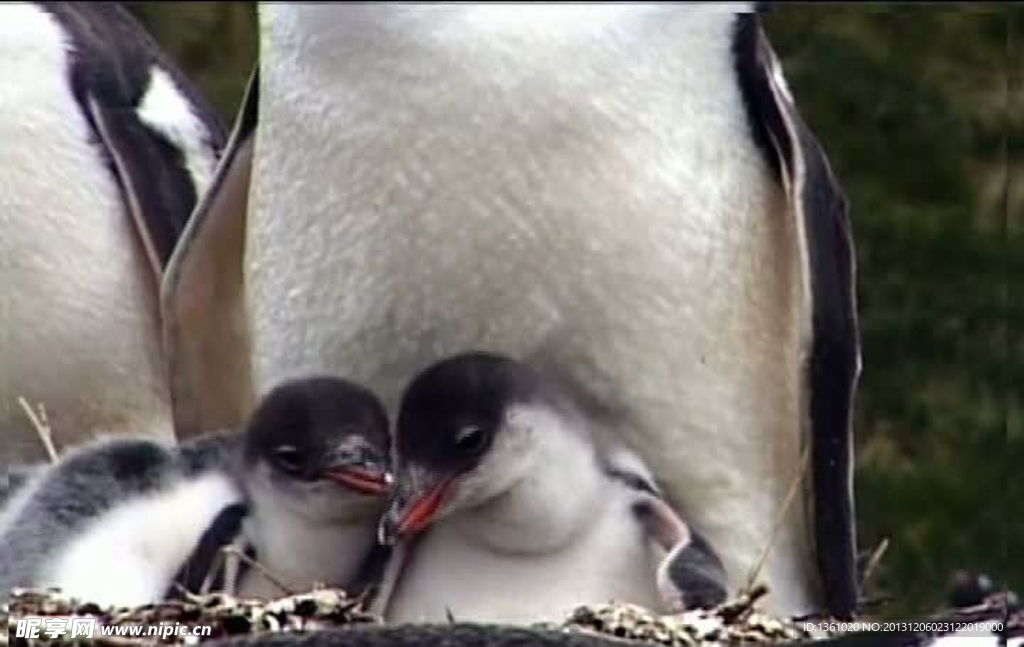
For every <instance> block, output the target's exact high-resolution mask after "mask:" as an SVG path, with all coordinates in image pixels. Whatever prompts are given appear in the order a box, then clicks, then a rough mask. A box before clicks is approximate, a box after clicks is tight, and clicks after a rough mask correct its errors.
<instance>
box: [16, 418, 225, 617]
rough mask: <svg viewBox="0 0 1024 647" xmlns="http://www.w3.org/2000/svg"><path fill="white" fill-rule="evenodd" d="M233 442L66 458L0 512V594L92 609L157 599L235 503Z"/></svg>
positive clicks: (104, 443) (110, 443) (120, 440)
mask: <svg viewBox="0 0 1024 647" xmlns="http://www.w3.org/2000/svg"><path fill="white" fill-rule="evenodd" d="M232 442H233V441H232V438H231V436H229V435H220V434H218V435H213V436H209V437H204V438H203V439H201V440H198V441H196V442H195V443H192V444H189V445H185V446H183V447H181V448H174V447H173V446H169V445H164V444H162V443H161V442H160V441H158V440H155V439H152V438H130V437H126V436H124V435H120V434H119V435H117V436H113V437H105V438H100V439H97V440H93V441H91V442H89V443H86V444H85V445H82V446H79V447H76V448H74V449H72V450H71V451H69V452H68V453H67V454H66V455H65V456H64V457H63V458H62V459H61V460H60V461H59V462H58V463H56V464H54V465H53V466H50V467H46V468H45V469H43V470H41V471H40V472H39V473H38V474H37V475H35V476H33V477H32V478H30V480H29V481H28V482H26V483H25V484H23V485H22V486H21V488H20V489H19V490H18V491H17V492H16V493H15V494H14V495H13V497H12V498H11V499H10V500H9V501H8V503H7V505H6V506H5V507H4V509H3V512H0V592H2V593H0V595H4V596H6V595H7V594H8V593H9V591H10V590H11V589H12V588H15V587H49V586H52V587H56V588H59V589H61V590H62V591H64V592H66V593H67V594H68V595H72V596H76V597H79V598H81V599H85V600H89V601H93V602H96V603H99V604H126V605H127V604H145V603H150V602H155V601H158V600H160V599H161V598H162V597H163V596H164V594H165V593H166V592H167V590H168V588H169V587H170V586H171V583H172V581H173V580H174V577H175V575H176V574H177V573H178V571H179V570H180V568H181V565H182V564H183V563H184V562H185V561H186V560H187V559H188V557H189V555H190V554H191V552H192V551H193V549H194V548H195V546H196V543H197V540H198V538H199V537H200V536H201V534H202V533H203V531H204V530H205V529H206V527H207V526H208V525H209V524H210V523H211V522H212V521H213V519H214V518H216V516H217V515H218V514H219V513H220V511H221V510H222V509H223V508H224V507H226V506H229V505H232V504H234V503H238V502H239V501H240V500H241V497H242V494H241V491H240V490H239V489H238V487H237V485H236V483H235V480H234V475H233V470H232V469H231V466H230V463H229V459H230V457H231V455H232V451H231V447H232Z"/></svg>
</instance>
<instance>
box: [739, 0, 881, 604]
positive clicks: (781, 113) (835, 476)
mask: <svg viewBox="0 0 1024 647" xmlns="http://www.w3.org/2000/svg"><path fill="white" fill-rule="evenodd" d="M734 55H735V63H736V70H737V74H738V76H739V80H740V86H741V90H742V93H743V98H744V102H745V104H746V108H747V113H748V117H749V120H750V124H751V129H752V131H753V135H754V139H755V140H756V141H757V143H758V144H759V146H760V148H761V149H762V150H763V151H764V152H765V155H766V157H767V159H768V162H769V164H770V165H771V167H772V168H773V170H774V171H775V173H776V175H777V177H778V178H779V181H780V183H781V184H782V186H783V187H784V189H785V191H786V194H787V197H788V199H789V203H790V206H791V209H792V211H793V213H794V215H795V217H796V220H797V225H798V227H797V231H799V232H801V233H802V237H803V238H802V241H801V243H802V247H803V252H802V255H803V256H804V263H805V275H806V276H805V280H806V285H807V287H808V288H809V290H810V298H811V308H812V312H811V321H810V325H811V332H812V336H813V341H812V346H811V348H810V353H809V359H808V364H807V367H806V371H807V373H806V375H807V381H808V384H809V388H810V398H809V412H808V414H809V421H810V432H809V442H810V456H811V484H812V487H811V490H812V492H813V495H812V502H813V505H812V510H813V513H812V514H813V533H814V535H813V536H814V545H815V551H816V560H817V567H818V572H819V574H820V578H821V582H822V586H823V589H824V595H825V603H826V605H827V610H828V612H829V613H831V614H832V615H833V616H835V617H837V618H843V619H848V618H851V617H852V616H853V613H854V611H855V608H856V604H857V598H858V588H859V587H858V583H857V575H856V573H857V571H856V533H855V520H854V501H853V460H852V454H853V406H854V398H855V395H856V389H857V381H858V379H859V376H860V370H861V355H860V334H859V331H858V321H857V305H856V285H855V281H856V259H855V251H854V242H853V235H852V230H851V226H850V221H849V217H848V214H847V200H846V197H845V195H844V193H843V190H842V188H841V187H840V185H839V183H838V181H837V180H836V178H835V176H834V175H833V173H832V170H831V168H830V166H829V162H828V159H827V157H826V155H825V153H824V151H823V149H822V147H821V145H820V144H819V142H818V140H817V139H816V138H815V136H814V134H813V133H812V132H811V130H810V128H809V127H808V126H807V124H806V123H805V122H804V121H803V119H802V117H801V116H800V113H799V111H798V109H797V107H796V105H795V103H794V101H793V99H792V97H791V95H790V92H789V90H788V88H787V87H786V82H785V80H784V77H783V75H782V70H781V66H780V64H779V61H778V59H777V57H776V55H775V53H774V51H773V50H772V48H771V45H770V44H769V42H768V39H767V36H766V35H765V33H764V30H763V28H762V25H761V22H760V19H759V17H758V15H757V14H742V15H740V16H738V17H737V23H736V31H735V39H734Z"/></svg>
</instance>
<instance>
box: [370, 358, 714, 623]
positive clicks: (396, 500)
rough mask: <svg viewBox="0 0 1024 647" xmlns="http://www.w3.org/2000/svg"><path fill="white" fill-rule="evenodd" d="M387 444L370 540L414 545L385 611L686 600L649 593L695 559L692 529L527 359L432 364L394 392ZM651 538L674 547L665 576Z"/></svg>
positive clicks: (611, 439) (468, 611)
mask: <svg viewBox="0 0 1024 647" xmlns="http://www.w3.org/2000/svg"><path fill="white" fill-rule="evenodd" d="M395 445H396V463H395V484H394V487H393V489H392V494H391V498H390V502H389V506H388V509H387V511H386V513H385V514H384V517H383V518H382V520H381V524H380V540H381V542H382V543H391V542H394V541H397V540H398V539H400V538H406V539H409V538H413V537H414V538H415V543H411V542H409V541H406V542H404V543H405V544H406V548H407V551H406V553H407V554H406V559H405V560H404V561H405V563H404V564H402V565H401V566H400V567H399V566H397V565H396V566H394V568H393V569H392V574H391V577H390V578H389V579H390V580H391V582H390V583H389V584H388V585H387V587H386V588H387V589H388V590H387V593H386V599H385V600H383V601H382V604H381V608H382V609H383V610H384V613H385V618H386V619H387V620H388V621H389V622H424V621H426V622H433V621H444V620H445V618H446V617H450V616H449V613H450V614H451V616H454V618H455V619H457V620H459V621H462V620H471V621H482V622H503V623H517V624H518V623H532V622H539V621H558V620H560V619H563V618H564V617H566V615H567V614H568V613H569V612H570V611H571V610H572V609H574V608H575V607H577V606H578V605H580V604H586V603H603V602H608V601H610V600H616V601H620V602H629V603H633V604H639V605H642V606H645V607H648V608H650V609H654V610H660V611H662V612H669V611H671V610H673V609H674V608H675V607H676V606H678V604H680V603H686V602H689V599H688V598H686V596H683V597H679V595H678V593H676V594H675V597H673V598H670V599H667V600H666V599H663V595H662V592H661V591H659V586H658V580H659V579H671V578H672V576H675V575H680V574H690V575H696V574H697V573H698V571H699V569H694V568H689V567H687V566H685V563H686V562H685V559H684V558H686V557H690V556H692V554H693V553H692V552H688V549H689V547H690V544H691V543H692V542H691V541H690V540H689V534H688V533H686V531H685V526H683V524H682V522H681V521H679V520H678V517H677V516H676V515H675V514H674V513H673V512H672V511H671V509H670V508H669V507H668V506H667V505H664V503H663V502H661V503H659V502H660V501H661V500H660V498H659V497H658V496H657V493H656V490H654V488H653V487H651V486H650V485H649V483H650V482H651V479H650V478H649V474H647V472H646V467H645V466H643V464H642V462H641V461H640V459H639V457H637V456H636V455H635V454H634V453H632V452H631V451H629V450H627V449H626V448H625V447H624V446H623V445H622V444H621V443H619V442H617V438H616V437H615V435H614V434H612V433H611V432H610V431H608V430H607V429H606V428H605V426H604V425H601V424H599V422H598V421H596V420H595V419H593V418H592V417H587V416H584V415H583V414H582V413H581V410H580V408H578V407H575V406H573V402H571V401H570V399H568V398H566V397H565V396H564V394H563V393H561V392H560V390H559V389H558V388H557V387H555V386H554V384H553V383H552V382H551V381H550V380H546V379H543V378H542V377H541V376H540V375H539V374H538V373H537V372H536V371H534V370H533V369H532V368H530V367H529V366H527V365H525V364H523V363H519V362H516V361H515V360H512V359H510V358H507V357H504V356H501V355H494V354H488V353H467V354H464V355H459V356H455V357H452V358H449V359H447V360H443V361H441V362H439V363H437V364H435V365H433V366H432V367H430V368H428V369H427V370H425V371H424V372H422V373H421V374H420V375H419V376H417V377H416V378H415V379H414V380H413V381H412V382H411V383H410V384H409V386H408V387H407V389H406V391H405V393H404V394H403V396H402V400H401V404H400V410H399V415H398V420H397V425H396V428H395ZM638 467H639V469H636V468H638ZM623 475H627V476H628V478H624V476H623ZM637 484H641V485H640V486H639V487H638V485H637ZM638 506H639V507H638ZM652 533H654V535H653V536H652ZM659 544H661V546H665V547H669V546H671V547H672V548H677V549H678V550H676V552H675V554H674V555H670V558H671V557H673V556H674V557H675V558H676V559H675V560H670V562H669V565H668V566H667V567H664V568H662V569H661V570H662V573H663V575H661V576H659V575H658V561H659V558H660V557H659V553H660V552H661V551H660V550H659ZM673 565H675V566H673ZM705 579H707V578H706V577H702V578H700V581H701V582H702V583H703V582H704V580H705ZM711 588H713V587H708V590H710V589H711ZM708 590H701V591H699V592H698V594H697V595H696V599H697V600H698V601H703V600H705V599H707V598H709V593H708ZM717 595H718V594H717V593H712V594H710V597H711V598H717Z"/></svg>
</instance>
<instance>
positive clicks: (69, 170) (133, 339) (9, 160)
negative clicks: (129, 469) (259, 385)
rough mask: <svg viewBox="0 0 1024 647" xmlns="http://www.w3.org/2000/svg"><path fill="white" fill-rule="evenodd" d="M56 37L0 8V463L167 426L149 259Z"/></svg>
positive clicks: (41, 21) (33, 18)
mask: <svg viewBox="0 0 1024 647" xmlns="http://www.w3.org/2000/svg"><path fill="white" fill-rule="evenodd" d="M68 64H69V61H68V60H67V53H66V51H65V44H64V36H63V35H62V32H61V30H60V28H59V26H58V25H57V23H56V22H55V21H54V20H53V19H52V18H51V17H50V16H49V15H48V14H47V13H46V12H44V11H43V10H42V9H40V8H38V7H37V6H35V5H34V4H33V3H9V4H7V3H5V4H3V5H2V6H0V141H2V142H4V144H3V146H0V186H3V187H4V189H3V191H0V229H2V230H3V236H2V237H0V433H2V435H3V440H4V442H3V443H0V464H2V463H7V462H10V461H14V460H37V459H43V458H45V454H44V453H43V448H42V446H41V445H40V442H39V439H38V437H37V436H36V434H35V432H34V431H33V429H32V427H31V425H30V424H29V422H28V420H27V419H26V417H25V415H24V413H23V412H22V410H21V407H19V406H18V402H17V398H18V397H19V396H22V397H25V398H26V399H27V400H28V401H29V402H32V403H36V402H42V403H43V404H44V405H45V406H46V411H47V414H48V417H49V420H50V423H51V427H52V430H53V435H54V440H55V442H56V444H57V445H58V447H60V446H63V445H66V444H69V443H72V442H75V441H79V440H82V439H84V438H85V437H86V436H87V435H88V434H90V433H91V432H94V431H96V430H105V431H121V430H125V429H131V430H133V431H137V432H141V433H148V434H153V435H154V436H162V437H166V438H170V437H171V429H170V424H169V420H170V417H169V416H170V412H169V405H168V401H167V394H166V385H165V381H164V376H163V365H162V358H161V356H160V344H161V342H160V336H159V324H158V319H157V302H156V296H155V290H156V282H155V281H156V280H155V277H154V276H153V272H152V270H151V269H150V268H149V266H148V264H147V262H146V260H145V257H144V255H143V252H142V248H141V246H140V244H139V241H138V240H137V238H136V233H135V231H134V229H133V226H132V224H131V218H130V216H129V214H128V213H127V212H126V211H125V208H124V206H123V203H122V199H121V196H120V194H119V188H118V186H117V185H116V184H115V181H114V178H113V177H112V176H111V174H110V171H109V170H108V169H107V162H106V160H104V159H103V158H102V156H101V154H100V150H99V148H98V145H97V144H96V143H95V142H94V141H93V135H92V133H91V132H90V131H89V128H88V126H87V124H86V121H85V119H84V117H83V116H82V114H81V112H80V110H79V107H78V105H77V103H76V102H75V100H74V98H73V96H72V94H71V90H70V87H69V79H68Z"/></svg>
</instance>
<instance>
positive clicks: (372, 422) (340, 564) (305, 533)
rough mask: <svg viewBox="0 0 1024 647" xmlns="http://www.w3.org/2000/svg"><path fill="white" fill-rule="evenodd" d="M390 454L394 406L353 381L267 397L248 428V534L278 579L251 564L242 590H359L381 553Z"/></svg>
mask: <svg viewBox="0 0 1024 647" xmlns="http://www.w3.org/2000/svg"><path fill="white" fill-rule="evenodd" d="M389 452H390V436H389V430H388V418H387V413H386V412H385V410H384V407H383V405H382V404H381V403H380V402H379V401H378V400H377V399H376V397H374V396H373V394H372V393H370V392H369V391H366V390H365V389H363V388H361V387H359V386H357V385H355V384H352V383H349V382H345V381H342V380H339V379H337V378H307V379H303V380H293V381H291V382H289V383H288V384H287V385H285V386H282V387H279V388H278V389H276V390H275V391H273V392H271V393H270V394H269V395H268V396H267V397H265V398H264V399H263V401H262V403H261V404H260V406H259V408H258V409H257V411H256V413H255V414H254V415H253V420H252V423H251V424H250V426H249V428H248V430H247V433H246V443H245V451H244V454H243V460H242V474H243V477H242V479H243V483H244V489H245V492H246V499H247V500H248V501H249V503H250V510H249V515H248V516H247V517H246V519H245V520H244V522H243V526H242V529H241V532H242V535H243V537H244V540H245V542H246V543H248V544H249V545H250V546H251V547H252V549H253V552H254V555H255V557H256V559H257V560H258V561H259V562H260V563H261V564H263V565H264V566H265V567H266V568H267V569H268V570H269V572H270V573H272V574H273V577H274V579H275V580H277V582H276V583H275V582H273V581H270V580H268V579H267V578H265V577H264V576H263V574H262V573H261V572H259V571H256V570H249V571H248V572H247V573H246V575H245V577H243V578H242V579H241V581H240V582H239V585H238V589H237V592H238V593H239V594H240V595H245V596H255V597H272V596H279V595H281V593H282V591H281V590H280V588H279V585H280V584H283V585H285V586H286V587H289V588H290V589H291V590H293V591H302V590H308V589H309V588H311V587H312V586H313V585H314V584H315V583H318V582H319V583H322V584H327V585H330V586H337V587H341V588H346V589H349V588H352V586H353V583H354V582H355V581H356V580H357V578H359V577H360V576H361V572H362V569H363V566H364V563H365V561H366V559H367V558H368V557H369V556H370V555H371V553H372V552H373V551H374V546H375V537H376V522H377V519H379V518H380V514H381V512H382V511H383V509H384V502H385V498H384V494H386V492H387V489H388V486H389V482H390V472H389V468H388V466H389V457H388V455H389Z"/></svg>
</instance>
